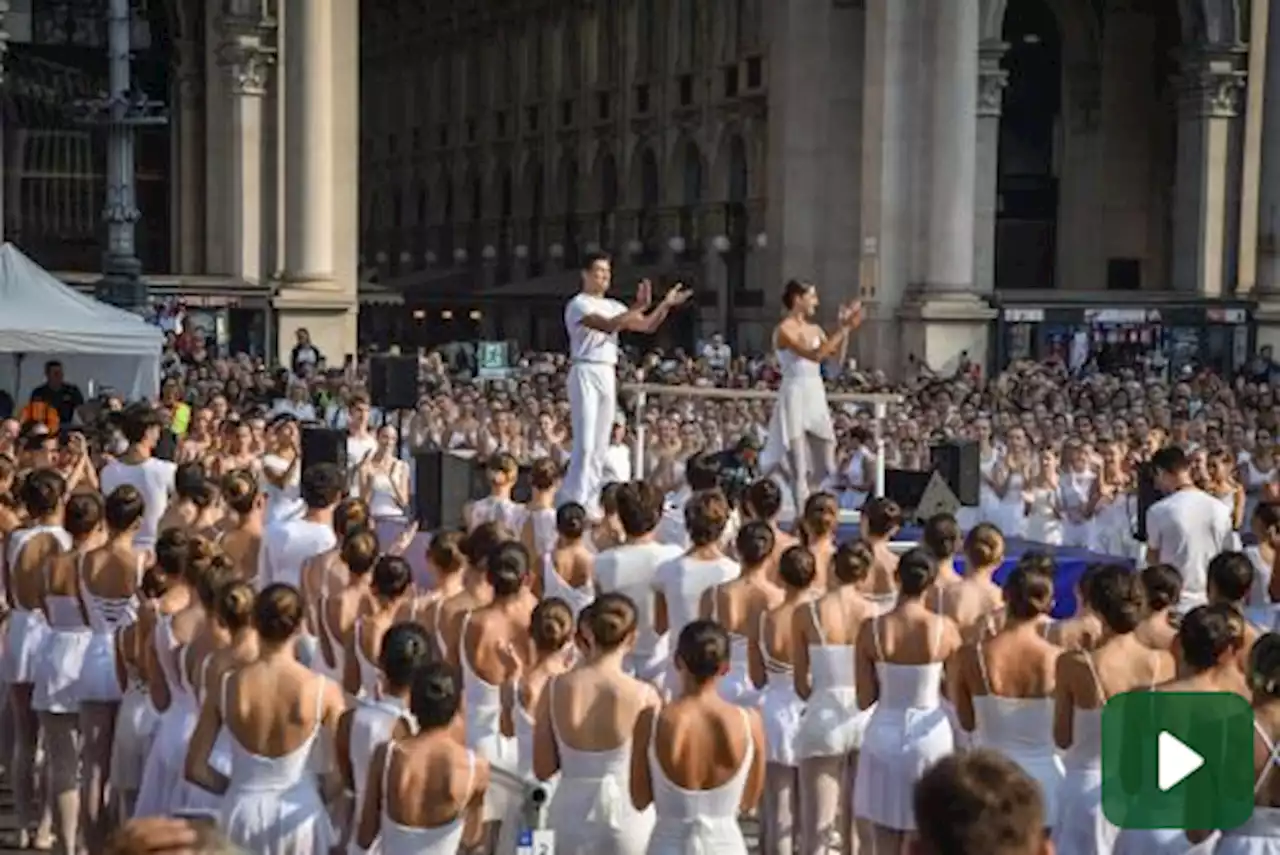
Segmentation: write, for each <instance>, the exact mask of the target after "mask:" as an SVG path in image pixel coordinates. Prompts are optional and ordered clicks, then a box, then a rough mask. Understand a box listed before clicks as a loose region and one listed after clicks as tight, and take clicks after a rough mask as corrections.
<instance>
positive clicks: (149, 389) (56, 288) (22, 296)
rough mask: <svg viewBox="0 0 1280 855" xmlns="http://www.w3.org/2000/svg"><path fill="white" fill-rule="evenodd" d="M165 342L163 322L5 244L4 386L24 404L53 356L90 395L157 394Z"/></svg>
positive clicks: (1, 267) (1, 269) (1, 306)
mask: <svg viewBox="0 0 1280 855" xmlns="http://www.w3.org/2000/svg"><path fill="white" fill-rule="evenodd" d="M163 347H164V334H163V333H161V332H160V330H159V328H157V327H154V326H152V325H151V324H149V323H147V322H146V321H144V320H143V319H142V318H140V317H138V316H137V315H134V314H132V313H130V312H126V311H125V310H123V309H117V308H115V307H114V306H108V305H107V304H106V303H102V302H99V301H97V300H94V299H93V298H91V297H86V296H85V295H83V294H81V293H79V292H77V291H76V290H74V289H73V288H71V287H69V286H67V285H65V284H63V283H62V282H60V281H59V280H58V279H57V278H56V277H54V276H53V275H51V274H50V273H49V272H48V271H46V270H44V268H42V267H41V266H40V265H38V264H36V263H35V262H34V261H32V260H31V259H29V258H27V257H26V256H25V255H23V254H22V252H21V250H19V249H18V248H17V247H16V246H14V245H13V244H11V243H6V244H4V245H3V246H0V389H5V390H7V391H9V392H10V394H12V395H13V397H14V400H15V401H17V402H18V404H19V406H21V405H22V404H23V403H25V402H26V401H27V399H28V398H29V397H30V395H31V390H32V389H34V388H35V387H37V386H39V385H40V384H42V383H43V382H44V364H45V363H46V362H48V361H49V360H53V359H56V360H58V361H59V362H61V363H62V365H63V367H64V369H65V373H66V379H67V382H68V383H74V384H76V385H77V386H79V387H80V390H81V391H82V392H84V393H85V395H86V396H88V395H89V392H90V388H91V387H96V388H98V389H101V388H103V387H107V386H109V387H111V388H112V389H114V390H115V391H116V392H117V393H118V394H120V395H122V396H123V397H125V398H127V399H139V398H153V397H154V396H155V395H156V393H157V391H158V390H159V387H160V352H161V350H162V349H163Z"/></svg>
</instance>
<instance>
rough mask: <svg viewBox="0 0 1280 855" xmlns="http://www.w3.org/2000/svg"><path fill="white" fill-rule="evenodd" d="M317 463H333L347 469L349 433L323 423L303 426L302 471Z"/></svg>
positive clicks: (344, 469)
mask: <svg viewBox="0 0 1280 855" xmlns="http://www.w3.org/2000/svg"><path fill="white" fill-rule="evenodd" d="M317 463H332V464H334V465H336V466H337V467H338V468H339V469H341V470H342V471H343V472H346V471H347V435H346V434H345V433H344V432H342V431H340V430H333V429H332V428H327V427H324V426H322V425H315V426H313V425H304V426H303V428H302V471H303V472H305V471H307V469H309V468H311V467H312V466H314V465H316V464H317Z"/></svg>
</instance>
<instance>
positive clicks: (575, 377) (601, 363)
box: [560, 252, 693, 518]
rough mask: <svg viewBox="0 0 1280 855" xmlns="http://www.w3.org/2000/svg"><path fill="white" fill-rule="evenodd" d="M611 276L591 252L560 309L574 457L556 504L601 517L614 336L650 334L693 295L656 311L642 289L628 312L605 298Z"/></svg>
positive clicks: (613, 390)
mask: <svg viewBox="0 0 1280 855" xmlns="http://www.w3.org/2000/svg"><path fill="white" fill-rule="evenodd" d="M612 276H613V267H612V265H611V263H610V260H609V256H608V255H606V254H604V253H600V252H593V253H588V254H587V256H586V257H585V258H584V259H583V261H582V290H581V291H580V292H579V293H578V294H577V296H575V297H574V298H573V299H572V300H570V301H569V304H568V305H567V306H565V309H564V325H565V329H566V330H567V331H568V333H569V361H570V367H569V408H570V413H571V414H572V424H573V453H572V454H571V456H570V458H569V471H568V472H567V473H566V474H565V478H564V484H563V486H562V487H561V488H560V502H561V504H563V503H565V502H577V503H578V504H580V505H582V506H583V507H585V508H586V509H587V510H588V512H589V513H590V514H591V515H592V516H593V518H594V517H598V516H599V515H600V502H599V499H600V488H601V487H603V486H604V483H603V481H604V463H605V455H606V453H607V452H608V450H609V437H610V434H611V433H612V432H613V421H614V416H615V413H616V411H617V407H618V333H620V332H639V333H653V332H655V331H656V330H657V329H658V327H659V326H661V325H662V322H663V321H664V320H666V317H667V315H668V314H669V313H670V311H671V310H672V309H674V308H675V307H677V306H680V305H683V304H684V302H685V301H686V300H688V299H689V297H690V296H691V295H692V293H693V292H692V291H690V290H689V289H688V288H685V287H684V285H682V284H680V283H676V285H675V286H674V287H673V288H672V289H671V290H670V291H668V292H667V294H666V296H665V297H663V298H662V301H661V302H660V303H659V304H658V306H657V308H655V309H654V310H653V311H649V309H650V306H651V304H652V302H653V286H652V285H651V284H650V283H649V280H647V279H645V280H644V281H642V282H641V283H640V287H639V289H638V290H637V293H636V299H635V302H633V303H632V304H631V308H627V307H626V306H625V305H623V304H622V303H620V302H618V301H617V300H614V299H612V298H610V297H606V296H605V292H607V291H608V290H609V283H610V280H611V278H612Z"/></svg>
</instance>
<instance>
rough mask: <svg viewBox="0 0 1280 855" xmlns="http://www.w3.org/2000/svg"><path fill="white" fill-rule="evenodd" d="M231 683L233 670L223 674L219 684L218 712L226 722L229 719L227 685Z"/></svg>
mask: <svg viewBox="0 0 1280 855" xmlns="http://www.w3.org/2000/svg"><path fill="white" fill-rule="evenodd" d="M230 683H231V671H230V670H228V671H227V673H225V674H223V675H222V679H221V680H220V681H219V685H218V712H219V714H220V715H221V716H222V720H223V721H224V722H225V721H226V719H227V686H228V685H229V684H230Z"/></svg>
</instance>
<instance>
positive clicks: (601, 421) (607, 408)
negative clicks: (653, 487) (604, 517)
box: [560, 362, 618, 513]
mask: <svg viewBox="0 0 1280 855" xmlns="http://www.w3.org/2000/svg"><path fill="white" fill-rule="evenodd" d="M617 410H618V369H617V366H614V365H606V364H603V363H597V362H575V363H574V364H573V365H572V366H571V367H570V368H569V412H570V413H571V415H572V425H573V453H572V454H571V455H570V457H569V471H568V472H567V473H566V474H565V476H564V486H563V487H562V488H561V490H560V500H561V501H562V502H577V503H578V504H580V505H582V506H583V507H585V508H586V509H587V510H588V511H589V512H592V513H595V512H597V511H598V509H599V504H600V488H602V487H603V486H604V463H605V453H606V452H607V451H608V450H609V437H610V435H611V434H612V433H613V420H614V417H615V415H616V414H617Z"/></svg>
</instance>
